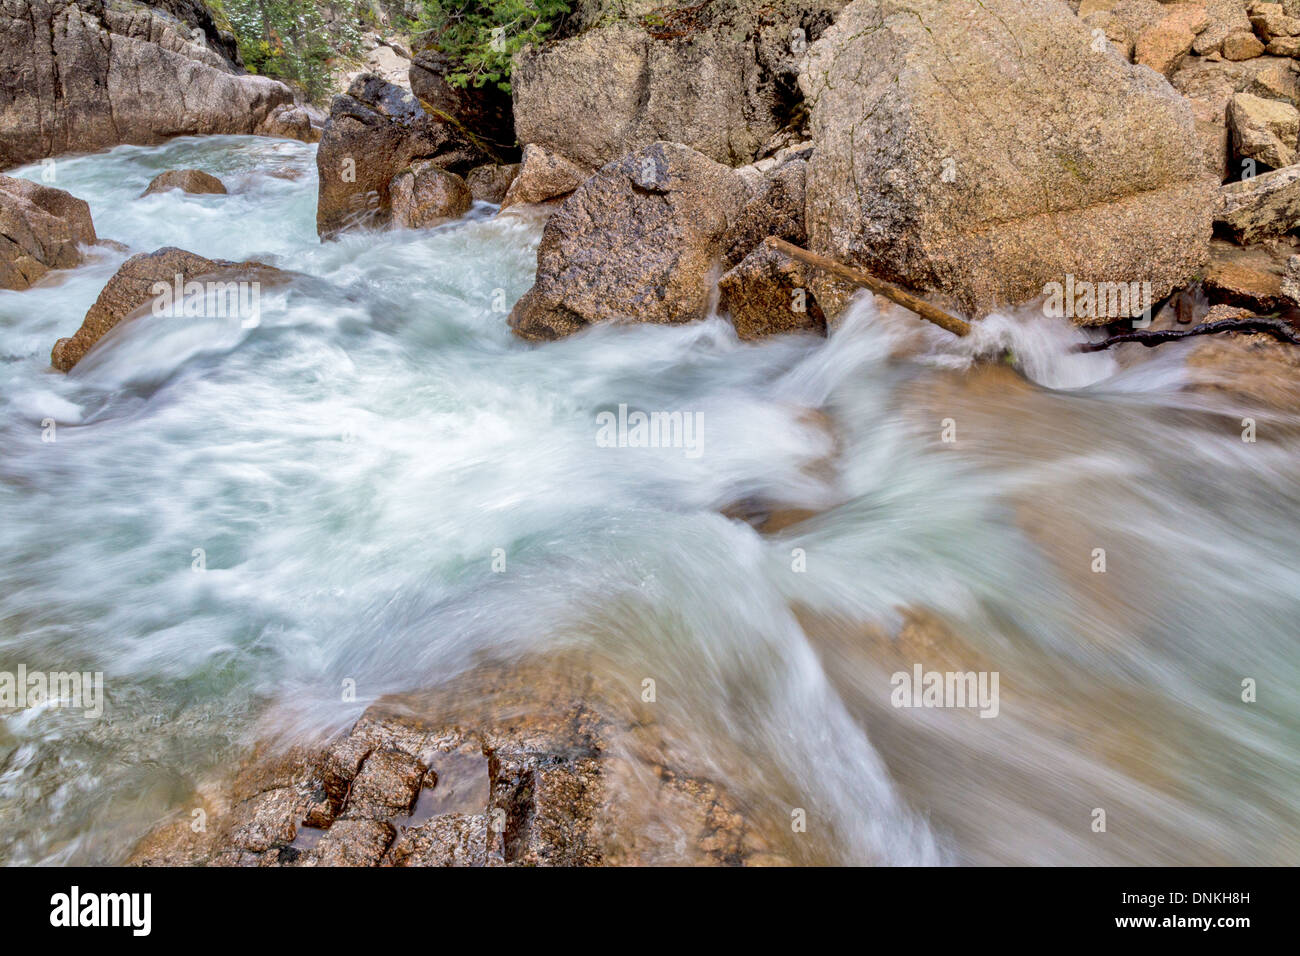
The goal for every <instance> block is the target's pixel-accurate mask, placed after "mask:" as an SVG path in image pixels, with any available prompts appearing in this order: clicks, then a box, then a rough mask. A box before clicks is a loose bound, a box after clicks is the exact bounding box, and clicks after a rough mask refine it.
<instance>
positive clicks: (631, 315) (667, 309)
mask: <svg viewBox="0 0 1300 956" xmlns="http://www.w3.org/2000/svg"><path fill="white" fill-rule="evenodd" d="M749 196H750V194H749V190H748V188H747V187H746V186H745V183H744V180H743V179H741V177H740V176H738V175H737V174H736V172H735V171H734V170H732V169H729V168H728V167H726V166H723V165H721V164H720V163H715V162H714V161H713V160H711V159H709V158H708V157H706V156H703V155H701V154H700V153H698V152H696V151H695V150H693V149H690V148H689V147H686V146H682V145H680V144H676V143H654V144H653V145H651V146H647V147H646V148H644V149H641V150H638V151H636V152H634V153H632V154H630V155H628V156H625V157H624V158H623V159H621V160H619V161H618V162H616V163H610V164H609V165H607V166H605V167H604V168H603V169H601V170H599V171H598V172H597V173H596V174H595V175H593V176H592V177H591V178H590V179H588V180H587V181H586V182H585V183H583V184H582V186H580V187H579V188H578V190H577V191H576V192H575V193H574V194H573V195H572V196H570V197H569V198H568V199H566V200H565V201H564V203H563V204H562V205H561V206H560V208H559V209H558V210H557V211H556V212H555V213H554V214H553V215H552V216H551V218H550V219H549V220H548V221H547V223H546V228H545V230H544V231H543V233H542V242H541V245H540V246H539V247H538V250H537V281H536V283H535V284H534V285H533V287H532V288H531V289H530V290H529V291H528V292H527V293H525V294H524V296H523V298H521V299H520V300H519V302H517V303H516V304H515V307H514V310H513V311H512V312H511V313H510V326H511V328H513V329H514V330H515V332H516V333H517V334H518V335H520V336H522V337H523V338H527V339H535V340H546V339H555V338H559V337H561V336H565V335H569V334H571V333H573V332H576V331H578V330H579V329H582V328H583V327H585V326H587V325H590V324H592V323H596V322H658V323H670V324H671V323H680V322H691V321H694V320H696V319H699V318H703V316H704V314H705V312H706V310H707V308H708V304H709V296H710V292H711V288H712V285H713V281H712V280H713V277H714V276H715V274H716V273H715V272H714V266H715V263H716V262H717V260H718V258H719V256H720V255H721V252H722V242H723V238H724V237H725V236H726V234H727V232H728V230H730V229H731V228H732V227H733V226H734V225H735V224H736V221H737V217H738V216H739V214H740V211H741V209H742V208H743V206H744V204H745V202H746V201H747V200H748V199H749Z"/></svg>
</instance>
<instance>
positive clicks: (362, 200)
mask: <svg viewBox="0 0 1300 956" xmlns="http://www.w3.org/2000/svg"><path fill="white" fill-rule="evenodd" d="M485 158H486V157H485V156H484V154H483V153H482V151H481V150H479V149H478V148H477V147H476V146H474V145H473V143H471V142H470V141H469V139H468V138H467V137H466V136H465V135H464V134H463V133H462V132H461V131H460V130H459V129H458V128H457V127H456V126H455V125H454V124H452V123H449V122H447V121H444V120H441V119H439V118H437V117H435V116H431V115H430V114H429V113H427V112H425V110H424V109H423V107H421V106H420V104H419V102H418V101H417V100H416V98H415V96H414V95H412V94H411V93H408V92H407V91H406V90H403V89H401V88H399V87H396V86H394V85H393V84H391V83H387V82H385V81H384V80H382V79H380V78H379V77H377V76H375V75H373V74H363V75H362V76H359V77H357V78H356V79H355V80H354V81H353V82H352V85H351V86H350V87H348V91H347V93H345V94H341V95H339V96H336V97H334V102H333V103H332V104H331V105H330V116H329V121H328V122H327V123H326V124H325V132H324V134H323V135H322V137H321V142H320V148H319V149H318V150H317V152H316V169H317V172H318V173H319V174H320V196H319V199H318V201H317V205H316V231H317V232H318V233H319V234H320V236H321V238H322V239H329V238H332V237H333V236H335V235H337V234H338V233H339V232H341V231H343V230H344V229H348V228H352V227H357V226H365V227H369V228H383V227H386V226H388V225H390V224H391V222H392V213H393V208H392V193H391V183H392V181H393V177H395V176H396V175H397V174H398V173H400V172H402V171H403V170H405V169H408V168H409V167H410V166H411V164H412V163H413V162H415V161H416V160H421V159H428V160H432V161H433V162H434V163H435V164H436V165H438V166H441V167H442V168H443V169H446V170H448V171H450V172H454V173H457V174H462V173H468V172H469V170H470V169H472V168H473V167H475V166H478V165H480V164H481V163H483V162H484V160H485Z"/></svg>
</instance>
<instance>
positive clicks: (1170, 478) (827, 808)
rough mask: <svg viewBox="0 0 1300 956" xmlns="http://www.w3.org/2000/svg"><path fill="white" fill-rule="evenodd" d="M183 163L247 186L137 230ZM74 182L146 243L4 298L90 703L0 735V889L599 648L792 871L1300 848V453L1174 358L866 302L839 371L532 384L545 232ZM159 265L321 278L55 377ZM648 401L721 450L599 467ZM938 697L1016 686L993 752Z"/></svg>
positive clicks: (1, 655) (14, 561)
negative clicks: (786, 846)
mask: <svg viewBox="0 0 1300 956" xmlns="http://www.w3.org/2000/svg"><path fill="white" fill-rule="evenodd" d="M181 167H197V168H201V169H204V170H207V171H208V172H211V173H214V174H216V175H218V176H220V177H221V178H222V179H223V180H224V181H225V182H226V184H227V186H228V187H229V188H230V195H228V196H185V195H183V194H181V193H179V192H168V193H165V194H159V195H153V196H149V197H146V198H137V197H138V196H139V194H140V192H141V191H142V190H143V188H144V186H145V184H146V183H147V182H148V181H149V180H150V179H151V178H152V177H153V176H154V175H156V174H157V173H158V172H160V171H162V170H164V169H170V168H181ZM55 169H56V170H57V180H56V182H55V185H57V186H58V187H59V188H62V189H66V190H68V191H70V192H71V193H73V194H74V195H76V196H79V197H81V198H83V199H85V200H87V201H88V202H89V203H90V206H91V209H92V213H93V216H94V220H95V225H96V228H97V230H98V232H99V234H100V235H101V236H103V237H107V238H111V239H114V240H117V241H118V242H121V243H124V244H125V245H126V246H127V247H128V248H129V251H128V252H121V251H114V250H112V249H104V248H101V249H98V250H96V251H95V252H94V253H93V254H92V256H91V258H90V260H89V261H88V262H87V263H86V264H84V265H83V266H81V267H79V268H77V269H75V270H71V271H69V272H65V273H59V274H56V275H54V276H51V277H50V278H49V280H47V281H46V282H44V283H43V284H42V285H41V286H40V287H38V288H35V289H32V290H28V291H25V292H21V293H15V292H0V376H2V380H3V384H2V385H0V670H3V671H14V670H15V669H16V668H17V667H18V666H19V665H20V664H21V665H24V666H25V667H26V668H28V669H29V670H44V671H67V670H77V671H87V672H94V671H102V672H103V673H104V687H105V694H106V698H107V700H106V703H105V707H104V713H103V715H102V716H100V717H98V718H97V719H92V718H90V717H88V716H86V715H85V714H82V713H78V712H76V711H74V710H70V709H66V708H58V707H50V706H34V707H27V708H24V709H19V710H8V711H0V861H3V862H5V863H9V864H18V863H74V862H75V863H117V862H121V861H122V860H123V859H125V857H126V855H127V854H128V853H129V851H130V849H131V846H132V843H133V842H134V841H135V840H136V839H138V838H139V837H140V836H141V834H142V833H144V832H145V831H146V830H147V829H148V827H149V826H150V825H151V824H153V823H154V822H156V821H157V820H159V819H161V818H162V817H163V816H165V815H166V814H167V813H169V812H172V811H175V810H176V809H177V808H178V807H182V806H183V805H184V801H185V800H186V799H187V797H188V796H189V794H190V793H192V791H193V788H194V787H195V786H196V783H197V782H198V781H200V780H202V779H203V778H205V777H206V776H209V775H211V774H214V773H217V772H219V771H220V769H221V768H222V767H223V766H226V765H229V764H230V763H231V762H232V761H234V760H236V759H237V758H238V757H239V756H240V755H242V754H243V753H245V752H246V750H247V748H248V747H249V746H250V745H251V743H253V742H254V741H256V740H258V739H262V738H264V737H266V736H268V735H273V734H279V735H282V736H286V737H289V738H294V739H304V740H305V739H313V740H316V739H320V738H321V737H322V736H324V735H326V734H328V733H332V732H337V731H340V730H343V729H346V727H347V726H348V725H349V723H350V722H351V721H352V720H354V719H355V718H356V717H357V716H358V715H359V714H360V712H361V711H362V710H363V709H364V707H365V706H366V705H367V704H368V703H370V702H372V701H374V700H377V699H379V698H380V697H382V696H383V695H385V694H390V693H397V692H403V691H411V690H422V689H426V688H433V687H437V686H439V685H440V684H443V683H448V682H454V679H455V676H456V674H457V673H459V672H462V671H463V670H464V669H465V668H467V667H469V666H471V665H472V664H473V663H474V662H475V661H476V660H479V659H481V658H482V657H483V656H484V655H490V656H493V657H495V658H497V659H501V660H506V661H509V660H511V659H513V658H516V657H522V656H524V655H533V654H545V653H547V652H549V651H553V650H560V649H565V648H584V647H585V648H597V649H599V651H600V654H601V655H602V658H603V659H604V660H606V661H608V662H609V667H610V668H611V669H612V671H613V672H615V673H616V674H619V675H622V676H623V677H625V678H626V680H627V681H628V683H629V685H631V686H637V685H639V684H640V682H641V680H642V679H643V677H645V676H647V675H649V676H653V677H654V679H655V680H656V683H657V686H658V688H659V700H660V704H659V705H658V706H660V707H662V709H663V713H664V721H665V726H668V727H670V728H673V731H674V733H675V734H676V735H677V736H678V739H677V743H678V745H679V746H680V747H681V749H682V750H683V751H685V752H688V753H691V754H693V755H694V756H695V759H696V760H697V761H698V763H699V764H701V765H702V766H705V767H706V768H707V769H708V770H709V772H711V773H712V774H714V775H715V776H717V777H718V778H719V779H720V780H722V782H724V783H725V784H726V785H727V786H728V787H729V788H731V789H732V790H733V791H734V792H735V793H736V794H738V795H740V798H741V799H742V801H743V802H744V803H745V805H746V807H747V808H748V810H749V811H750V812H752V813H753V814H754V816H755V817H756V818H759V819H767V820H770V821H773V822H772V823H771V826H772V827H773V828H776V829H781V828H784V829H788V828H789V823H788V821H789V814H790V808H791V807H801V808H805V809H806V810H807V811H808V818H809V820H810V825H809V828H808V831H807V833H805V834H801V835H800V838H799V839H795V840H792V841H790V842H791V844H792V847H793V848H792V849H791V850H790V851H789V852H790V853H791V854H792V855H794V856H795V858H796V859H797V860H798V861H799V862H817V863H894V864H914V863H924V864H929V863H990V862H994V863H1004V862H1005V863H1071V864H1093V863H1139V862H1142V863H1152V862H1162V863H1198V864H1208V863H1230V864H1231V863H1248V862H1260V863H1282V862H1290V863H1295V862H1296V861H1297V859H1300V849H1298V848H1300V787H1297V782H1298V781H1300V756H1298V754H1297V731H1300V654H1297V652H1296V639H1297V630H1296V628H1297V621H1298V620H1300V614H1298V613H1297V612H1298V611H1300V468H1297V462H1300V444H1298V442H1300V430H1298V429H1297V428H1296V424H1297V421H1296V419H1295V416H1294V415H1284V414H1282V413H1278V412H1271V413H1267V414H1265V413H1258V414H1259V421H1260V422H1261V425H1260V429H1261V438H1260V440H1258V441H1257V442H1254V443H1245V442H1243V441H1242V440H1241V424H1240V420H1241V419H1242V417H1243V416H1245V415H1252V414H1256V412H1255V411H1254V410H1252V409H1250V408H1246V407H1244V406H1242V405H1241V404H1240V403H1239V402H1236V401H1235V400H1233V399H1231V398H1229V397H1226V396H1217V397H1216V396H1213V395H1205V394H1198V393H1190V392H1187V391H1185V390H1183V388H1182V386H1183V384H1184V379H1185V374H1184V370H1183V368H1182V366H1181V356H1182V354H1183V352H1182V346H1181V345H1176V346H1167V347H1165V348H1162V349H1161V350H1160V352H1159V354H1158V355H1156V356H1154V357H1151V358H1150V359H1149V360H1148V361H1145V362H1143V363H1141V364H1138V365H1133V366H1131V367H1126V366H1124V365H1122V364H1121V363H1120V362H1119V361H1118V359H1117V358H1116V357H1114V356H1112V355H1109V354H1096V355H1080V354H1074V353H1070V352H1069V351H1068V346H1069V345H1070V344H1071V343H1072V342H1074V341H1077V340H1078V339H1079V338H1080V336H1081V333H1078V332H1075V331H1073V330H1070V329H1068V328H1066V327H1065V326H1064V325H1063V324H1062V325H1059V326H1058V325H1056V324H1054V323H1051V322H1047V321H1045V320H1044V319H1043V318H1042V317H1041V316H1039V317H1037V319H1032V318H1030V317H1027V316H1014V315H1009V316H994V317H991V318H990V319H989V320H988V321H987V322H986V323H984V324H983V325H982V326H981V328H980V329H979V332H978V334H977V335H976V336H974V337H973V339H972V341H968V342H962V343H960V344H957V345H954V344H953V343H952V342H950V341H947V340H946V338H945V336H946V334H945V333H942V332H939V331H937V330H931V329H929V328H926V327H918V326H919V323H917V322H916V321H915V320H914V319H911V318H909V317H907V316H906V315H901V314H898V313H896V312H888V313H886V312H882V311H880V310H878V308H877V306H876V304H875V303H873V302H872V301H870V300H869V299H867V300H864V301H860V302H858V303H857V304H856V305H855V307H854V309H853V310H852V312H851V314H850V315H849V316H848V317H847V318H846V319H845V320H844V321H843V322H842V323H841V324H840V325H839V326H838V327H837V328H836V329H835V330H834V332H833V333H832V334H831V336H830V337H829V339H827V340H820V339H803V338H796V339H790V338H786V339H775V340H771V341H765V342H761V343H757V344H748V343H741V342H739V341H738V340H737V339H736V337H735V335H734V333H733V332H732V330H731V328H730V326H729V324H728V323H727V322H726V321H725V320H722V319H717V318H714V319H711V320H708V321H705V322H701V323H696V324H691V325H684V326H678V327H661V326H652V327H627V328H595V329H592V330H591V331H589V332H587V333H585V334H582V335H579V336H576V337H574V338H571V339H568V340H564V341H560V342H556V343H553V344H548V345H546V346H544V347H536V346H532V345H527V344H524V343H521V342H519V341H517V340H515V339H513V338H512V336H511V335H510V332H509V330H508V328H507V326H506V321H505V320H506V315H505V311H508V308H509V305H510V303H512V302H513V301H514V300H515V299H516V298H518V296H519V295H521V294H522V293H523V292H524V291H525V290H526V289H527V287H528V286H529V284H530V282H531V279H532V271H533V268H534V266H535V258H534V256H535V250H536V244H537V242H538V240H539V237H540V231H541V226H540V224H539V222H538V221H537V220H536V219H532V218H529V217H526V216H503V217H499V218H497V217H494V215H493V214H494V212H495V210H494V208H492V207H489V206H485V205H483V204H479V205H478V206H476V208H475V209H473V210H472V211H471V212H470V214H469V215H468V216H467V217H465V218H464V219H463V220H461V221H459V222H456V223H452V224H449V225H445V226H441V227H438V228H436V229H432V230H427V231H421V232H386V233H382V234H360V233H354V234H349V235H347V236H345V237H344V238H342V239H341V240H340V241H338V242H332V243H324V244H322V243H320V242H319V241H318V240H317V237H316V234H315V229H314V214H315V196H316V181H315V166H314V155H313V147H310V146H306V145H303V144H300V143H291V142H284V141H277V140H269V139H257V138H251V137H211V138H205V139H182V140H176V141H173V142H170V143H168V144H166V145H163V146H159V147H149V148H142V147H119V148H117V149H114V150H112V151H111V152H108V153H103V154H98V155H91V156H79V157H65V158H61V159H59V160H58V161H57V163H56V166H55ZM43 171H44V170H43V168H42V167H40V166H36V167H30V168H27V169H24V170H19V171H17V173H16V174H17V175H23V176H28V177H30V178H37V179H39V178H40V177H41V175H42V173H43ZM165 245H175V246H179V247H181V248H184V249H187V250H190V251H192V252H195V253H199V254H201V255H204V256H208V257H219V258H226V259H233V260H244V259H256V260H259V261H262V262H266V263H269V264H272V265H275V266H279V267H281V268H285V269H291V270H294V271H295V272H296V273H300V274H301V275H299V276H298V277H297V278H295V279H294V280H293V281H291V282H289V283H288V284H286V285H284V286H277V287H275V288H271V289H266V290H264V291H263V292H262V296H261V302H260V322H259V323H258V324H257V325H256V326H255V327H250V328H242V327H240V326H239V325H238V324H234V323H231V322H229V321H224V320H218V319H211V320H208V319H199V318H195V319H183V318H172V317H166V316H145V317H143V318H140V319H138V320H135V321H132V322H130V323H126V324H124V325H122V326H119V327H118V328H117V329H115V330H114V332H113V333H112V334H111V335H110V336H109V337H108V338H107V339H106V340H105V341H104V342H102V343H101V344H100V346H99V347H97V348H96V350H95V351H94V352H93V353H92V354H91V355H90V356H88V357H87V358H86V359H85V360H83V362H82V363H81V364H80V365H79V366H78V367H77V368H76V369H75V370H74V371H73V372H72V373H71V374H68V375H66V376H65V375H62V374H59V373H57V372H54V371H52V370H51V369H50V367H49V352H50V348H51V346H52V345H53V343H54V341H55V340H56V339H57V338H59V337H60V336H65V335H70V334H72V332H73V331H74V330H75V329H76V328H77V326H78V325H79V324H80V322H81V318H82V316H83V315H84V314H85V312H86V309H87V308H88V307H89V306H90V304H91V303H92V302H93V301H94V299H95V297H96V295H97V294H98V292H99V290H100V289H101V288H102V287H103V285H104V283H105V282H106V281H107V280H108V279H109V277H110V276H112V274H113V273H114V272H115V270H116V269H117V267H118V266H119V265H120V264H121V263H122V261H123V260H124V259H125V258H126V257H127V255H129V254H132V253H137V252H145V251H152V250H154V249H156V248H158V247H161V246H165ZM1008 349H1010V350H1011V351H1012V352H1013V353H1014V356H1015V359H1016V361H1017V362H1018V364H1019V368H1020V371H1019V372H1017V371H1014V370H1012V369H1011V368H1010V367H1009V366H1007V365H1005V364H998V362H997V361H996V360H995V361H991V362H990V361H985V362H983V363H982V364H980V365H978V366H976V365H975V364H974V362H975V359H976V358H979V357H983V358H985V359H987V358H988V357H989V356H993V357H995V358H996V357H998V356H1000V355H1001V354H1002V353H1003V352H1005V351H1006V350H1008ZM623 405H625V406H627V408H629V409H639V410H645V411H664V412H674V411H680V412H682V413H684V414H690V415H692V416H696V418H695V419H693V420H698V421H699V422H700V423H701V427H700V430H699V434H698V436H697V437H698V439H699V441H698V443H697V447H696V448H694V449H687V448H641V447H619V446H617V445H616V446H615V447H602V444H601V443H599V442H598V440H597V434H598V424H597V422H598V417H599V416H601V413H602V412H613V413H617V411H618V409H619V407H620V406H623ZM50 423H53V431H52V432H51V429H50ZM948 423H951V424H950V425H949V424H948ZM51 437H52V438H53V440H49V439H50V438H51ZM945 437H947V438H950V439H955V440H945ZM781 514H797V515H805V514H808V515H811V517H808V518H807V519H806V520H802V521H797V522H794V523H789V524H787V525H786V526H784V527H778V526H776V525H772V526H769V527H767V528H765V529H763V530H759V529H758V528H757V527H756V525H758V524H760V523H761V522H760V521H759V520H756V519H754V518H753V516H754V515H762V516H770V515H777V516H779V515H781ZM742 517H749V518H751V519H752V520H742ZM1097 549H1102V550H1104V552H1105V560H1106V570H1105V571H1104V572H1102V573H1099V572H1097V571H1096V570H1095V562H1096V551H1097ZM494 555H495V556H498V558H500V559H503V560H504V572H502V571H501V569H500V561H498V562H497V566H496V567H494ZM918 663H919V664H921V665H923V667H924V668H925V669H927V670H930V669H938V670H950V669H951V670H961V671H965V670H978V671H997V672H998V673H999V674H1000V677H1001V685H1000V701H999V708H998V715H997V717H996V718H994V719H985V718H981V717H980V716H979V715H978V713H976V712H974V711H972V710H969V709H967V710H954V709H926V708H899V707H895V706H893V704H892V702H891V692H892V690H893V688H892V686H891V675H893V674H895V673H897V672H900V671H903V672H910V671H911V670H912V667H913V665H914V664H918ZM1244 679H1253V680H1254V681H1256V682H1257V684H1258V699H1257V700H1256V701H1255V702H1253V703H1245V702H1243V701H1242V681H1243V680H1244ZM343 681H354V682H355V686H356V688H357V698H356V700H355V701H346V702H341V700H340V693H339V688H340V685H341V683H342V682H343ZM1098 808H1102V809H1104V810H1105V811H1106V819H1107V829H1106V832H1096V830H1095V829H1094V827H1093V822H1094V819H1095V815H1094V811H1095V810H1096V809H1098Z"/></svg>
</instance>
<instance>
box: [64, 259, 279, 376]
mask: <svg viewBox="0 0 1300 956" xmlns="http://www.w3.org/2000/svg"><path fill="white" fill-rule="evenodd" d="M178 276H179V277H180V281H181V282H182V283H185V282H189V281H190V280H191V279H199V278H212V279H213V280H219V281H222V282H231V281H249V282H258V283H260V284H262V285H270V284H273V283H277V282H282V281H284V280H285V279H286V278H287V277H288V274H287V273H284V272H281V271H280V270H279V269H275V268H273V267H271V266H268V265H263V264H262V263H260V262H228V261H226V260H224V259H205V258H203V256H198V255H195V254H194V253H192V252H186V251H185V250H184V249H176V248H172V247H167V248H164V249H159V250H158V251H157V252H150V253H142V254H140V255H138V256H132V257H131V258H130V259H127V260H126V262H124V263H122V267H121V268H120V269H118V270H117V273H116V274H115V275H114V276H113V278H111V279H109V280H108V284H107V285H105V286H104V288H103V289H102V290H101V291H100V293H99V297H98V298H97V299H96V300H95V303H94V305H92V306H91V307H90V310H89V311H88V312H87V313H86V317H85V319H84V320H83V321H82V323H81V327H80V328H79V329H77V331H76V333H75V334H74V335H73V336H72V337H71V338H63V339H59V340H58V341H57V342H56V343H54V350H53V351H52V352H51V354H50V362H51V364H52V365H53V366H54V367H55V368H57V369H58V370H59V371H61V372H67V371H69V370H70V369H72V367H73V366H75V365H76V364H77V363H78V362H79V361H81V359H82V358H83V357H85V355H86V353H87V352H89V351H90V350H91V348H92V347H93V346H94V345H95V343H96V342H98V341H99V340H100V339H101V338H103V337H104V335H106V334H107V333H108V332H109V330H110V329H112V328H113V327H115V326H116V325H117V324H118V323H119V322H121V321H123V320H124V319H127V318H130V317H132V316H133V315H134V313H135V312H136V311H137V310H139V309H141V308H143V307H144V306H146V305H149V304H150V303H152V302H153V301H154V300H155V299H156V298H157V296H158V293H157V292H156V290H155V286H157V285H158V284H159V283H163V284H165V285H166V286H168V287H169V289H170V288H171V287H172V286H173V284H174V283H175V281H176V279H177V277H178ZM234 318H237V317H235V316H232V319H234Z"/></svg>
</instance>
